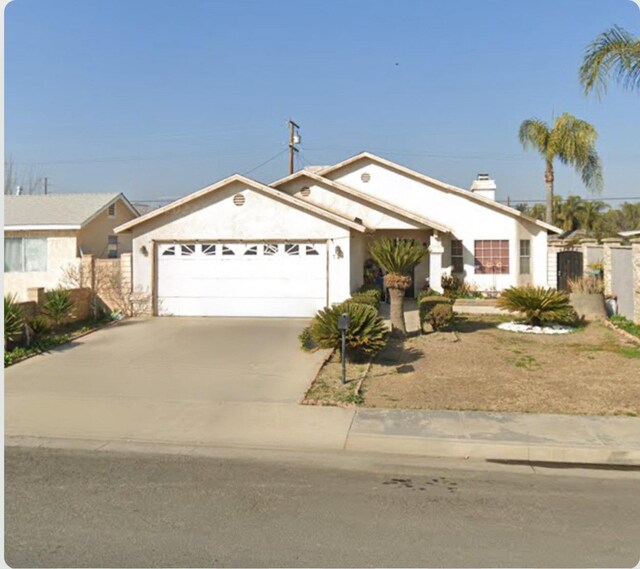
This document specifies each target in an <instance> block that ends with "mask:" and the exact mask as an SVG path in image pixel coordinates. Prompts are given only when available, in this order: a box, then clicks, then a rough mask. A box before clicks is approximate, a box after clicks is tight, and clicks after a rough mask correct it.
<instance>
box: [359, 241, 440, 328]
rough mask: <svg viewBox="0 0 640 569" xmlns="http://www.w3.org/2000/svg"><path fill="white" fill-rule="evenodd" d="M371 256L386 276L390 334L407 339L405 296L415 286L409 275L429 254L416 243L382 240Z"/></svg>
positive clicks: (423, 247) (374, 247) (377, 243)
mask: <svg viewBox="0 0 640 569" xmlns="http://www.w3.org/2000/svg"><path fill="white" fill-rule="evenodd" d="M369 252H370V253H371V256H372V257H373V258H374V260H375V262H376V263H378V265H379V266H380V267H382V268H383V269H384V271H385V272H386V275H385V276H384V286H386V287H387V288H388V289H389V298H390V301H391V306H390V310H389V311H390V313H391V332H392V333H393V334H394V335H400V336H404V335H406V333H407V328H406V326H405V323H404V294H405V291H406V290H407V289H408V288H409V287H410V286H411V284H412V278H411V275H410V274H409V273H410V272H411V271H412V270H413V268H414V267H415V266H416V265H417V264H418V263H419V262H420V261H421V260H422V259H423V258H424V257H425V256H426V255H427V253H428V252H429V250H428V249H427V248H426V247H425V246H424V245H422V243H420V242H419V241H417V240H416V239H400V238H396V239H390V238H388V237H382V238H381V239H377V240H376V241H374V242H373V244H372V245H371V246H370V247H369Z"/></svg>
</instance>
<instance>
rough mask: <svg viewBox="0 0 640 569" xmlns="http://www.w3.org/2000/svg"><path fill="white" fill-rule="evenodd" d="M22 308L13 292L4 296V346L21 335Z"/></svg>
mask: <svg viewBox="0 0 640 569" xmlns="http://www.w3.org/2000/svg"><path fill="white" fill-rule="evenodd" d="M22 323H23V316H22V308H21V307H20V305H19V304H18V302H17V301H16V296H15V294H11V295H9V296H5V297H4V347H5V350H6V348H7V346H8V345H10V344H13V343H14V342H16V341H17V340H19V339H20V336H22Z"/></svg>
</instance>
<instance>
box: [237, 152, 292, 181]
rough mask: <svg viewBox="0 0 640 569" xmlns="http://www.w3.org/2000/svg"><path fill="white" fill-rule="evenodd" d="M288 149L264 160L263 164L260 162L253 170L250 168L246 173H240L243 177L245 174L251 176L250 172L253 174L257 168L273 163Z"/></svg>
mask: <svg viewBox="0 0 640 569" xmlns="http://www.w3.org/2000/svg"><path fill="white" fill-rule="evenodd" d="M288 150H289V149H288V148H285V149H284V150H281V151H280V152H278V154H276V155H275V156H272V157H271V158H269V159H268V160H265V161H264V162H261V163H260V164H258V165H257V166H254V167H253V168H251V170H247V171H246V172H242V175H243V176H246V175H247V174H251V172H255V171H256V170H258V169H259V168H262V167H263V166H266V165H267V164H269V162H273V161H274V160H275V159H276V158H278V157H280V156H282V155H283V154H284V153H285V152H287V151H288Z"/></svg>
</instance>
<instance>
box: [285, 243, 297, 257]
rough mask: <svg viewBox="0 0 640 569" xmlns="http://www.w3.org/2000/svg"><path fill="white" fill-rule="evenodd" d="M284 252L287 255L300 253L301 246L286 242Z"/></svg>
mask: <svg viewBox="0 0 640 569" xmlns="http://www.w3.org/2000/svg"><path fill="white" fill-rule="evenodd" d="M284 252H285V253H286V254H287V255H299V254H300V246H299V245H296V244H294V243H286V244H285V246H284Z"/></svg>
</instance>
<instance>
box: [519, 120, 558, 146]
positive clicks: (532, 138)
mask: <svg viewBox="0 0 640 569" xmlns="http://www.w3.org/2000/svg"><path fill="white" fill-rule="evenodd" d="M550 134H551V131H550V129H549V125H548V124H547V123H546V122H544V121H541V120H540V119H528V120H526V121H523V122H522V124H521V125H520V130H519V131H518V139H519V140H520V144H522V146H523V147H524V148H525V149H527V148H533V149H535V150H537V151H538V152H540V153H541V154H546V150H547V146H548V144H549V136H550Z"/></svg>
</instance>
